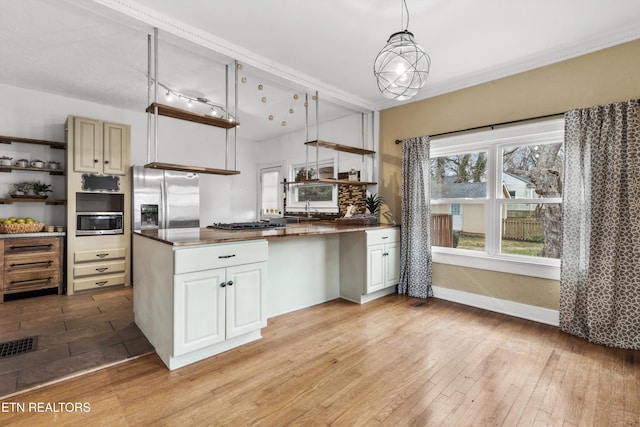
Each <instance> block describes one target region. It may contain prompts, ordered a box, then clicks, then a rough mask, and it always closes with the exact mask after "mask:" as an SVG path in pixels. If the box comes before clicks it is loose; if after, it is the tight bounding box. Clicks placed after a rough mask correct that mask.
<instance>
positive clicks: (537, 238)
mask: <svg viewBox="0 0 640 427" xmlns="http://www.w3.org/2000/svg"><path fill="white" fill-rule="evenodd" d="M527 240H528V241H530V242H535V243H542V242H544V234H530V235H528V236H527Z"/></svg>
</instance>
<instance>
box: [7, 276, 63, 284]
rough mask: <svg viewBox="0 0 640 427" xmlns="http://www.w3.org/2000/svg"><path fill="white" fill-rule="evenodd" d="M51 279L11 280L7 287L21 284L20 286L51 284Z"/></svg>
mask: <svg viewBox="0 0 640 427" xmlns="http://www.w3.org/2000/svg"><path fill="white" fill-rule="evenodd" d="M51 279H53V277H43V278H41V279H27V280H12V281H11V282H9V285H17V284H21V285H26V284H31V283H32V284H35V283H49V282H51Z"/></svg>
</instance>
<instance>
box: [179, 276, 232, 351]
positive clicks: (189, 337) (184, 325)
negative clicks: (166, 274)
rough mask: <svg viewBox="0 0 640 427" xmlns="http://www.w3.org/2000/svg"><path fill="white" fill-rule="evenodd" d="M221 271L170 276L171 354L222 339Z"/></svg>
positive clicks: (223, 293)
mask: <svg viewBox="0 0 640 427" xmlns="http://www.w3.org/2000/svg"><path fill="white" fill-rule="evenodd" d="M224 282H225V270H224V269H223V268H219V269H216V270H205V271H198V272H195V273H186V274H178V275H175V276H174V302H173V304H174V305H173V310H174V313H173V315H174V323H173V355H174V356H179V355H182V354H185V353H189V352H191V351H195V350H199V349H201V348H205V347H208V346H210V345H213V344H217V343H219V342H222V341H224V340H225V330H224V323H225V288H224V287H221V286H220V285H221V284H222V283H224Z"/></svg>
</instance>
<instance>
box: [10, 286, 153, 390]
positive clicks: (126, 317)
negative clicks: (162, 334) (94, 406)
mask: <svg viewBox="0 0 640 427" xmlns="http://www.w3.org/2000/svg"><path fill="white" fill-rule="evenodd" d="M30 336H37V345H36V349H35V351H31V352H28V353H23V354H19V355H15V356H9V357H5V358H0V397H1V396H6V395H8V394H11V393H14V392H16V391H20V390H24V389H29V388H31V387H34V386H37V385H40V384H44V383H48V382H51V381H55V380H58V379H61V378H64V377H66V376H69V375H72V374H75V373H78V372H82V371H85V370H90V369H95V368H98V367H100V366H104V365H108V364H112V363H114V362H118V361H122V360H126V359H128V358H131V357H134V356H139V355H141V354H145V353H149V352H152V351H153V347H152V346H151V345H150V344H149V342H148V341H147V339H146V338H145V337H144V335H143V334H142V332H140V330H139V329H138V327H137V326H136V325H135V323H134V322H133V291H132V289H131V288H130V287H127V288H118V289H113V290H103V291H100V292H95V293H90V294H86V293H85V294H76V295H44V296H37V297H32V298H25V299H17V300H13V301H7V302H5V303H4V304H0V342H7V341H11V340H16V339H20V338H26V337H30Z"/></svg>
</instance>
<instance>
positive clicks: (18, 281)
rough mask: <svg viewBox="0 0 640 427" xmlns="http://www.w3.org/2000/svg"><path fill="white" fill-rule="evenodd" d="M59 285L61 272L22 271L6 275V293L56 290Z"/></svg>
mask: <svg viewBox="0 0 640 427" xmlns="http://www.w3.org/2000/svg"><path fill="white" fill-rule="evenodd" d="M59 285H60V273H59V270H51V271H50V270H33V271H22V272H19V273H5V275H4V291H5V292H7V291H29V290H32V289H43V288H55V287H58V286H59Z"/></svg>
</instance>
